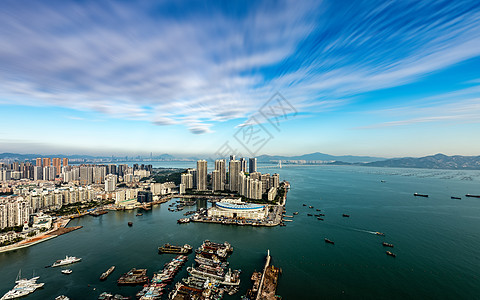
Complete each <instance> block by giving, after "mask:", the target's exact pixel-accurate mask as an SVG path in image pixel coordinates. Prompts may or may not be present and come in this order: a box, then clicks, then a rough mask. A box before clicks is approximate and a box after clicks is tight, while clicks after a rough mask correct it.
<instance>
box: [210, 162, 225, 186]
mask: <svg viewBox="0 0 480 300" xmlns="http://www.w3.org/2000/svg"><path fill="white" fill-rule="evenodd" d="M215 170H216V171H218V172H219V174H218V176H219V180H220V188H219V189H217V190H218V191H223V190H224V189H225V182H226V181H227V171H226V163H225V160H224V159H217V160H216V161H215ZM212 176H213V173H212ZM212 189H213V185H212Z"/></svg>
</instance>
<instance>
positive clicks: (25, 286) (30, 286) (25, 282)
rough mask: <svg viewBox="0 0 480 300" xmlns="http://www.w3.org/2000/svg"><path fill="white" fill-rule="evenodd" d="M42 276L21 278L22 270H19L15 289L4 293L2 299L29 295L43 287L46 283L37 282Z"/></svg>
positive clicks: (6, 299)
mask: <svg viewBox="0 0 480 300" xmlns="http://www.w3.org/2000/svg"><path fill="white" fill-rule="evenodd" d="M39 278H40V277H38V276H37V277H32V278H30V279H26V278H23V279H22V278H21V272H20V271H19V272H18V275H17V279H16V280H15V284H16V285H15V286H14V287H13V289H11V290H10V291H8V292H7V293H6V294H5V295H3V297H2V298H0V299H1V300H8V299H15V298H20V297H24V296H27V295H29V294H31V293H33V292H35V291H36V290H37V289H39V288H41V287H43V285H44V283H37V280H38V279H39Z"/></svg>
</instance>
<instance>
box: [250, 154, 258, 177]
mask: <svg viewBox="0 0 480 300" xmlns="http://www.w3.org/2000/svg"><path fill="white" fill-rule="evenodd" d="M253 172H257V158H256V157H254V158H250V159H249V161H248V173H253Z"/></svg>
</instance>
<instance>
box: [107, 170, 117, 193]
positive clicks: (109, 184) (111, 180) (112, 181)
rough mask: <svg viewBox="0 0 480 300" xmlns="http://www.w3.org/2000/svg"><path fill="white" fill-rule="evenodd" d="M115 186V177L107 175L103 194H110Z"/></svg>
mask: <svg viewBox="0 0 480 300" xmlns="http://www.w3.org/2000/svg"><path fill="white" fill-rule="evenodd" d="M116 186H117V175H112V174H110V175H108V176H107V177H106V178H105V192H107V193H111V192H114V191H115V188H116Z"/></svg>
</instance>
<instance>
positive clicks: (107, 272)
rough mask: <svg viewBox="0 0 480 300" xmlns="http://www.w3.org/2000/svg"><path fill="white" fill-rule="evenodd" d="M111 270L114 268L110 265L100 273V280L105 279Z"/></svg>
mask: <svg viewBox="0 0 480 300" xmlns="http://www.w3.org/2000/svg"><path fill="white" fill-rule="evenodd" d="M113 270H115V266H111V267H110V268H109V269H108V270H107V271H105V272H103V273H102V276H100V280H105V279H107V277H108V276H110V274H112V272H113Z"/></svg>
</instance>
